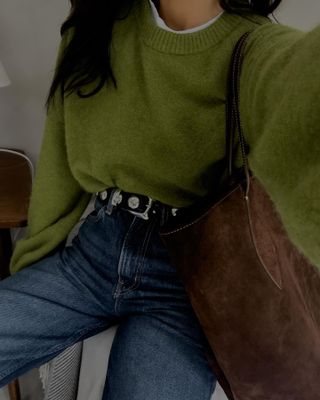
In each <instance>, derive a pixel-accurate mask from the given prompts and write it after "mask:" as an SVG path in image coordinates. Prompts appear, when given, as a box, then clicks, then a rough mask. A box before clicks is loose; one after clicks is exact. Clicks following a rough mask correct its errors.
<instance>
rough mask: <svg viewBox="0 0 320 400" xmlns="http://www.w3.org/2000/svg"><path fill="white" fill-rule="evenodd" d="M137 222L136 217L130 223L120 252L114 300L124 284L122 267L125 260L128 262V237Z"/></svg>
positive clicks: (113, 294)
mask: <svg viewBox="0 0 320 400" xmlns="http://www.w3.org/2000/svg"><path fill="white" fill-rule="evenodd" d="M136 221H137V216H134V217H133V219H132V221H131V223H130V226H129V228H128V230H127V232H126V235H125V237H124V239H123V242H122V246H121V250H120V257H119V261H118V266H117V271H118V282H117V283H116V285H115V288H114V290H113V293H112V296H113V298H117V297H118V296H119V291H120V288H121V283H122V281H121V265H122V263H123V260H124V261H126V252H125V249H126V242H127V239H128V236H129V234H130V232H131V230H132V228H133V226H134V225H135V222H136Z"/></svg>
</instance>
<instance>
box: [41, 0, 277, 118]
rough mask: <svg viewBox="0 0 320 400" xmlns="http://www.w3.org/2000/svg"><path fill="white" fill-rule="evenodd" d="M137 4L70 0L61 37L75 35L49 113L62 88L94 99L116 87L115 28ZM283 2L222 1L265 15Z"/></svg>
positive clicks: (61, 66) (124, 0)
mask: <svg viewBox="0 0 320 400" xmlns="http://www.w3.org/2000/svg"><path fill="white" fill-rule="evenodd" d="M136 1H148V0H70V3H71V9H70V13H69V16H68V17H67V19H66V20H65V21H64V23H63V24H62V26H61V29H60V34H61V37H62V36H63V35H64V34H66V33H67V31H68V30H69V29H70V28H72V30H73V35H72V38H71V40H70V41H69V43H68V45H67V46H66V47H65V49H64V52H63V54H62V56H61V59H60V62H59V63H58V65H57V66H56V69H55V74H54V78H53V81H52V83H51V86H50V89H49V93H48V96H47V99H46V103H45V106H46V109H47V111H48V110H49V107H50V104H51V102H52V101H53V100H54V96H55V93H56V91H57V89H58V88H59V87H60V93H61V97H63V96H64V95H65V94H66V95H68V94H71V93H72V92H74V91H76V92H77V95H78V96H79V97H90V96H93V95H95V94H96V93H98V92H99V91H100V90H101V89H102V88H103V87H104V85H105V84H106V83H107V82H108V81H109V80H112V82H113V84H114V86H115V88H117V82H116V79H115V77H114V74H113V71H112V69H111V63H110V44H111V40H112V28H113V25H114V23H115V21H116V20H117V19H124V18H126V17H127V15H128V13H129V12H130V10H131V8H132V7H134V3H135V2H136ZM154 1H155V0H154ZM281 1H282V0H219V2H220V5H221V7H222V8H223V9H224V10H225V11H226V12H230V13H238V14H245V13H254V14H260V15H263V16H268V15H269V14H271V13H272V12H273V11H274V10H275V9H276V8H277V7H278V6H279V4H280V3H281ZM97 79H98V80H99V82H98V83H97V86H96V87H95V89H94V90H92V91H91V92H89V93H86V94H84V93H82V92H81V90H80V89H81V87H82V86H83V85H86V84H89V83H92V82H95V81H96V80H97ZM66 82H67V83H66Z"/></svg>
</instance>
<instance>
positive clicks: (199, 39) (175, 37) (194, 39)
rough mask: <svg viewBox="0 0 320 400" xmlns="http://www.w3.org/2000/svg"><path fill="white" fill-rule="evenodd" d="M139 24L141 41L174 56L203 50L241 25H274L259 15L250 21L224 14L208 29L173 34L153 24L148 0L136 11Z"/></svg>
mask: <svg viewBox="0 0 320 400" xmlns="http://www.w3.org/2000/svg"><path fill="white" fill-rule="evenodd" d="M134 11H135V16H136V18H137V25H138V29H139V32H140V35H141V39H142V41H143V42H144V43H145V44H146V45H148V46H149V47H152V48H153V49H155V50H158V51H161V52H163V53H171V54H191V53H199V52H201V51H204V50H206V49H208V48H210V47H212V46H214V45H216V44H217V43H219V42H220V41H221V40H222V39H224V38H225V37H226V36H227V35H229V34H230V33H231V32H232V31H233V30H234V29H235V28H236V27H237V26H238V25H239V24H240V23H241V22H242V23H245V24H246V25H247V26H248V28H249V25H250V22H248V19H250V21H251V27H252V22H254V23H257V24H263V23H266V22H271V21H270V19H269V18H267V17H264V16H262V15H258V14H250V16H249V17H248V18H245V17H243V16H240V15H238V14H235V13H230V12H227V11H224V12H223V13H222V15H220V16H219V18H218V19H217V20H216V21H215V22H214V23H213V24H211V25H209V26H208V27H207V28H204V29H202V30H199V31H196V32H192V33H186V34H184V35H181V34H179V33H175V32H170V31H168V30H166V29H163V28H160V27H159V26H158V25H157V24H156V22H155V21H154V18H153V15H152V8H151V5H150V3H149V0H138V1H137V6H136V7H135V9H134Z"/></svg>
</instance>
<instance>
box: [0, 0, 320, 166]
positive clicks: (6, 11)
mask: <svg viewBox="0 0 320 400" xmlns="http://www.w3.org/2000/svg"><path fill="white" fill-rule="evenodd" d="M146 1H147V0H146ZM68 7H69V2H68V1H67V0H28V1H24V0H0V59H1V60H2V62H3V63H4V65H5V67H6V69H7V71H8V74H9V75H10V78H11V80H12V82H13V83H12V85H11V86H9V87H7V88H2V89H0V147H19V148H22V149H24V150H25V151H26V153H27V155H28V156H29V157H31V159H32V160H33V162H34V163H36V161H37V158H38V154H39V150H40V144H41V138H42V134H43V125H44V118H45V114H44V108H43V104H44V101H45V96H46V94H47V90H48V88H49V84H50V80H51V78H52V73H53V66H54V60H55V56H56V51H57V46H58V42H59V28H60V24H61V23H62V21H63V19H64V17H65V16H66V13H67V10H68ZM276 16H277V17H278V19H279V20H280V22H281V23H284V24H287V25H292V26H295V27H297V28H300V29H304V30H308V29H311V28H312V27H314V26H315V25H316V24H317V23H320V1H319V0H304V1H301V0H283V5H282V6H281V8H280V10H279V11H278V12H277V13H276Z"/></svg>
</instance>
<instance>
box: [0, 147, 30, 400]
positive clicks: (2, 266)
mask: <svg viewBox="0 0 320 400" xmlns="http://www.w3.org/2000/svg"><path fill="white" fill-rule="evenodd" d="M8 150H14V151H17V152H19V153H21V154H24V152H23V151H22V150H18V149H8ZM31 187H32V177H31V171H30V166H29V164H28V161H27V160H26V159H25V158H24V157H23V156H20V155H18V154H14V153H7V152H4V151H2V150H1V149H0V279H5V278H7V277H8V276H9V275H10V272H9V263H10V259H11V255H12V241H11V231H10V229H11V228H18V227H25V226H27V212H28V207H29V198H30V194H31ZM8 388H9V397H10V400H20V399H21V396H20V388H19V381H18V379H15V380H14V381H13V382H11V383H10V384H9V385H8Z"/></svg>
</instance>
